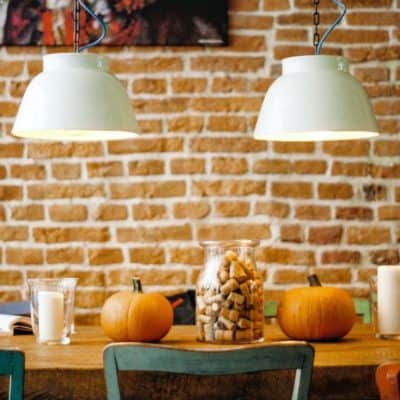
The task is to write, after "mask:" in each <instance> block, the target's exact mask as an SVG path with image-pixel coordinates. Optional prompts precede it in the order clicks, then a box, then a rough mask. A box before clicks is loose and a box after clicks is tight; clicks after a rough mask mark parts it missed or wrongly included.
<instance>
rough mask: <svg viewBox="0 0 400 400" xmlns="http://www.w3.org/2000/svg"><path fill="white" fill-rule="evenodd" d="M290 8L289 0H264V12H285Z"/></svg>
mask: <svg viewBox="0 0 400 400" xmlns="http://www.w3.org/2000/svg"><path fill="white" fill-rule="evenodd" d="M289 7H290V5H289V0H264V6H263V8H264V10H265V11H280V10H287V9H288V8H289Z"/></svg>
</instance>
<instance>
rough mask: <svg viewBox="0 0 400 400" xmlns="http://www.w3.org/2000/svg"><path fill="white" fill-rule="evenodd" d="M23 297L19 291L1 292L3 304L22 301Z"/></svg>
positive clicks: (0, 296)
mask: <svg viewBox="0 0 400 400" xmlns="http://www.w3.org/2000/svg"><path fill="white" fill-rule="evenodd" d="M21 300H22V295H21V292H20V291H19V290H3V291H1V292H0V301H1V302H6V303H8V302H11V301H21Z"/></svg>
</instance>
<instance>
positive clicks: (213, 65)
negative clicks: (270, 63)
mask: <svg viewBox="0 0 400 400" xmlns="http://www.w3.org/2000/svg"><path fill="white" fill-rule="evenodd" d="M264 64H265V59H264V57H228V56H223V57H221V56H220V57H218V56H199V57H195V58H192V60H191V63H190V68H191V70H192V71H209V72H216V71H224V72H235V73H238V72H256V71H259V70H261V69H262V68H263V67H264Z"/></svg>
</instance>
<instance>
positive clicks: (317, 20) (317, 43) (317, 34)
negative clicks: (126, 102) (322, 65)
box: [313, 0, 321, 53]
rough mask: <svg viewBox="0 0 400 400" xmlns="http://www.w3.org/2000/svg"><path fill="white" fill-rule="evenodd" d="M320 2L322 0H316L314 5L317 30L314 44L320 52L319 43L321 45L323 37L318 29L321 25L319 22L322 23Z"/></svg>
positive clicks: (316, 50)
mask: <svg viewBox="0 0 400 400" xmlns="http://www.w3.org/2000/svg"><path fill="white" fill-rule="evenodd" d="M319 2H320V0H314V6H315V10H314V26H315V30H314V37H313V44H314V47H315V52H316V53H318V45H319V42H320V40H321V37H320V34H319V30H318V26H319V23H320V15H319V10H318V6H319Z"/></svg>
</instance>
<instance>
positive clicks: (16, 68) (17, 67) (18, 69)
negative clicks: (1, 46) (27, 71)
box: [0, 60, 24, 77]
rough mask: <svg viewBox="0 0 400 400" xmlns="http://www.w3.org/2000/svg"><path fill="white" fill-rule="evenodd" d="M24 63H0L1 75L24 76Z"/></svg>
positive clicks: (8, 61)
mask: <svg viewBox="0 0 400 400" xmlns="http://www.w3.org/2000/svg"><path fill="white" fill-rule="evenodd" d="M23 68H24V63H23V62H22V61H10V60H7V61H5V60H4V61H3V60H1V61H0V75H1V76H7V77H15V76H18V75H21V74H22V71H23Z"/></svg>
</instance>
